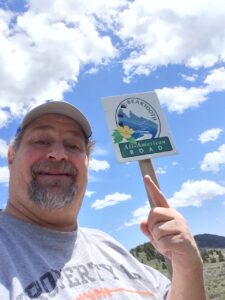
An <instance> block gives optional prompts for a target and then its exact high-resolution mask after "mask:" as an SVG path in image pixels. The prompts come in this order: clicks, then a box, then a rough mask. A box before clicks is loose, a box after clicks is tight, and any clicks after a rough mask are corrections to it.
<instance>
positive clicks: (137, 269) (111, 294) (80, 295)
mask: <svg viewBox="0 0 225 300" xmlns="http://www.w3.org/2000/svg"><path fill="white" fill-rule="evenodd" d="M169 286H170V282H169V280H168V279H167V278H166V277H164V276H163V275H162V274H160V273H159V272H158V271H156V270H154V269H152V268H150V267H146V266H145V265H143V264H140V263H139V262H138V261H137V260H136V259H135V258H134V257H133V256H132V255H131V254H130V253H129V252H128V251H127V250H126V249H124V248H123V246H121V245H120V244H119V243H118V242H117V241H115V240H114V239H113V238H112V237H110V236H108V235H107V234H105V233H103V232H101V231H99V230H96V229H88V228H80V227H78V230H76V231H74V232H59V231H53V230H49V229H46V228H43V227H40V226H36V225H32V224H28V223H25V222H23V221H21V220H18V219H17V218H14V217H12V216H9V215H7V214H5V213H3V212H0V299H1V300H8V299H11V300H27V299H41V300H47V299H54V300H67V299H68V300H86V299H89V300H98V299H101V300H104V299H118V300H125V299H126V300H128V299H129V300H130V299H132V300H138V299H139V300H140V299H165V298H166V294H167V292H168V289H169Z"/></svg>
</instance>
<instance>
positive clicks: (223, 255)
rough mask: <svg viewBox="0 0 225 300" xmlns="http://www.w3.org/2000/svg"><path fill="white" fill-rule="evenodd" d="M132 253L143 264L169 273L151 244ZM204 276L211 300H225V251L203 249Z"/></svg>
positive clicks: (160, 256) (142, 246)
mask: <svg viewBox="0 0 225 300" xmlns="http://www.w3.org/2000/svg"><path fill="white" fill-rule="evenodd" d="M130 252H131V253H132V255H133V256H134V257H136V258H137V259H138V260H139V261H140V262H141V263H143V264H146V265H149V266H151V267H153V268H155V269H157V270H159V271H160V272H162V273H163V274H164V275H166V276H168V271H167V268H166V264H165V259H164V257H163V256H162V255H161V254H159V253H158V252H157V251H156V250H155V249H154V247H153V246H152V245H151V244H150V243H145V244H143V245H139V246H137V247H136V248H134V249H131V250H130ZM201 254H202V259H203V262H204V276H205V282H206V286H207V290H208V294H209V299H210V300H225V249H208V248H203V249H201Z"/></svg>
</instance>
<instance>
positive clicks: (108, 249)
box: [0, 102, 206, 300]
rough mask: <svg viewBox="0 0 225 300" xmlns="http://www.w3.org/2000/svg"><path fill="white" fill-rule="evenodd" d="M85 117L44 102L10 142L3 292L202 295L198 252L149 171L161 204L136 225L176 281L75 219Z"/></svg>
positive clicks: (1, 222) (80, 297)
mask: <svg viewBox="0 0 225 300" xmlns="http://www.w3.org/2000/svg"><path fill="white" fill-rule="evenodd" d="M90 136H91V127H90V125H89V123H88V121H87V120H86V118H85V117H84V116H83V115H82V113H81V112H80V111H79V110H77V109H76V108H75V107H73V106H72V105H70V104H68V103H65V102H48V103H45V104H42V105H40V106H37V107H36V108H34V109H33V110H32V111H30V112H29V113H28V114H27V115H26V116H25V118H24V120H23V122H22V124H21V126H20V128H19V130H18V133H17V135H16V137H15V139H14V140H13V141H12V143H11V144H10V146H9V151H8V165H9V171H10V180H9V198H8V203H7V207H6V209H5V211H3V212H1V214H0V231H1V234H0V257H1V263H0V270H1V271H0V299H1V300H7V299H12V300H13V299H16V300H23V299H42V300H45V299H63V300H64V299H73V300H75V299H76V300H84V299H93V300H95V299H96V300H97V299H133V300H135V299H172V300H176V299H177V300H178V299H179V300H186V299H189V300H190V299H191V300H204V299H206V293H205V288H204V280H203V266H202V260H201V257H200V254H199V251H198V249H197V246H196V244H195V241H194V239H193V237H192V236H191V233H190V231H189V229H188V227H187V225H186V222H185V220H184V219H183V217H182V216H181V215H180V214H179V213H178V212H176V211H175V210H174V209H172V208H170V207H169V205H168V204H167V202H166V199H165V198H164V196H163V195H162V194H161V192H160V191H159V190H158V189H157V187H156V186H155V185H154V183H153V182H152V181H151V180H150V178H149V177H148V176H146V177H145V185H146V188H147V190H148V192H149V194H150V195H151V197H152V199H153V201H154V202H155V203H156V205H157V206H158V207H156V208H155V209H152V210H151V212H150V214H149V218H148V220H146V221H144V222H142V224H141V229H142V231H143V232H144V233H145V234H146V235H147V236H148V237H149V238H150V240H151V242H152V243H153V245H154V246H155V247H156V248H157V250H158V251H160V252H161V253H162V254H164V255H165V256H167V257H169V258H170V259H171V261H172V266H173V276H172V283H171V284H170V282H169V280H168V279H166V278H165V277H164V276H163V275H161V274H160V273H159V272H157V271H156V270H154V269H152V268H150V267H147V266H144V265H142V264H140V263H139V262H137V261H136V259H135V258H133V257H132V256H131V255H130V253H129V252H128V251H126V250H125V249H124V248H123V247H122V246H121V245H120V244H119V243H117V242H116V241H115V240H114V239H113V238H111V237H110V236H108V235H107V234H105V233H103V232H100V231H98V230H94V229H87V228H81V227H79V226H78V224H77V215H78V212H79V209H80V207H81V205H82V201H83V197H84V193H85V189H86V184H87V174H88V161H89V154H90V151H91V147H92V142H91V140H90Z"/></svg>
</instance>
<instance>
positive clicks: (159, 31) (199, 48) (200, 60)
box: [117, 0, 225, 81]
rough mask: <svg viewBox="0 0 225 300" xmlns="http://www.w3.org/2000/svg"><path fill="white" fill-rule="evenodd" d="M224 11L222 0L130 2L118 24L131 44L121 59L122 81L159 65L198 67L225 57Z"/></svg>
mask: <svg viewBox="0 0 225 300" xmlns="http://www.w3.org/2000/svg"><path fill="white" fill-rule="evenodd" d="M224 14H225V6H224V2H223V0H216V1H212V0H207V1H194V0H189V1H187V0H186V1H182V3H181V2H180V1H179V0H171V1H164V0H159V1H157V2H154V4H153V3H152V1H145V0H135V1H132V2H130V4H129V8H128V9H125V10H124V11H123V12H121V14H120V16H119V18H118V19H119V23H120V28H119V30H118V27H117V30H118V32H119V36H120V38H121V39H122V40H123V42H124V43H127V44H128V45H129V47H130V52H129V56H128V57H127V58H125V59H124V61H123V67H124V72H125V81H129V80H130V79H131V77H132V76H133V75H135V74H137V75H140V74H144V75H148V74H149V73H150V72H151V71H152V70H154V69H155V68H157V67H158V66H162V65H164V66H167V65H168V64H184V65H186V66H188V67H192V68H200V67H210V66H213V65H215V64H216V63H217V62H220V61H225V47H224V41H225V32H224V30H223V28H224ZM202 20H204V22H203V21H202Z"/></svg>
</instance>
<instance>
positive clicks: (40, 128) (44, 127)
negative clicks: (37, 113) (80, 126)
mask: <svg viewBox="0 0 225 300" xmlns="http://www.w3.org/2000/svg"><path fill="white" fill-rule="evenodd" d="M45 130H46V131H54V130H55V128H54V127H52V126H51V125H38V126H35V127H33V128H30V131H32V132H34V131H45ZM67 132H68V133H71V134H72V135H73V136H76V137H77V136H78V137H83V133H82V132H79V131H78V130H76V129H74V130H73V129H70V130H68V131H67Z"/></svg>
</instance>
